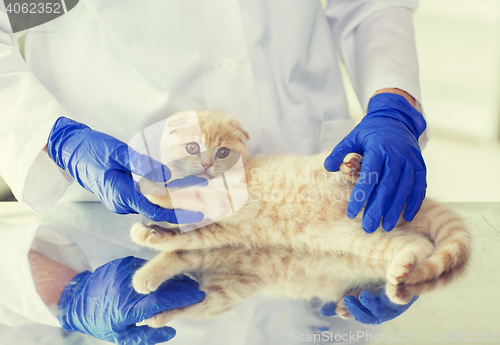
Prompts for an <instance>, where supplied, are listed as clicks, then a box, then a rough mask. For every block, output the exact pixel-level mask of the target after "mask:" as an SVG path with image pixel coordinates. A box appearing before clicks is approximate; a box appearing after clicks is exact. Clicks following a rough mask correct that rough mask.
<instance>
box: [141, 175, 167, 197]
mask: <svg viewBox="0 0 500 345" xmlns="http://www.w3.org/2000/svg"><path fill="white" fill-rule="evenodd" d="M139 190H140V191H141V193H142V194H143V195H167V190H166V188H165V183H164V182H153V181H151V180H148V179H146V178H142V179H141V180H140V181H139Z"/></svg>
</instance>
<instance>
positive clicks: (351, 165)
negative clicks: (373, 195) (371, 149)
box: [340, 153, 363, 183]
mask: <svg viewBox="0 0 500 345" xmlns="http://www.w3.org/2000/svg"><path fill="white" fill-rule="evenodd" d="M362 161H363V156H361V155H359V154H357V153H349V154H348V155H347V156H345V158H344V161H343V163H342V164H340V172H341V173H342V174H343V179H344V180H346V181H350V182H352V183H356V182H358V178H359V173H360V172H361V162H362Z"/></svg>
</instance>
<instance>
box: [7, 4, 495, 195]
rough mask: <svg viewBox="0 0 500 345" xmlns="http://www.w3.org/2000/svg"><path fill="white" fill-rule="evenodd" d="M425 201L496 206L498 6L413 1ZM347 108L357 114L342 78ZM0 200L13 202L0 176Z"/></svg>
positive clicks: (359, 110) (350, 89)
mask: <svg viewBox="0 0 500 345" xmlns="http://www.w3.org/2000/svg"><path fill="white" fill-rule="evenodd" d="M414 19H415V31H416V39H417V48H418V53H419V59H420V73H421V87H422V105H423V108H424V111H425V114H426V117H427V121H428V125H429V128H430V129H431V140H430V142H429V144H428V145H427V147H426V149H425V150H424V158H425V160H426V163H427V167H428V195H429V196H433V197H435V198H437V199H439V200H441V201H446V202H476V201H487V202H491V201H500V182H499V181H498V175H499V173H500V143H499V139H500V97H499V96H500V20H499V19H500V1H498V0H475V1H470V0H420V2H419V8H418V9H417V11H416V12H415V16H414ZM345 79H346V85H347V89H348V90H347V93H348V100H349V104H350V110H351V113H352V115H353V116H354V117H356V118H361V116H362V110H361V107H360V105H359V103H358V101H357V99H356V96H355V94H354V92H353V90H352V87H350V85H349V84H350V83H349V81H348V79H347V78H345ZM0 200H14V199H13V196H12V194H11V193H10V190H9V188H8V187H7V186H6V185H5V183H4V182H3V180H1V178H0Z"/></svg>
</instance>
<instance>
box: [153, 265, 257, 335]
mask: <svg viewBox="0 0 500 345" xmlns="http://www.w3.org/2000/svg"><path fill="white" fill-rule="evenodd" d="M259 286H260V280H259V278H258V277H255V276H250V275H239V274H236V275H235V274H213V275H208V276H205V277H203V278H202V281H201V282H200V289H201V290H203V291H205V294H206V295H205V299H204V300H203V301H201V302H200V303H197V304H194V305H191V306H189V307H184V308H179V309H172V310H168V311H165V312H163V313H161V314H158V315H155V316H154V317H152V318H151V319H148V320H146V323H147V324H148V326H150V327H155V328H156V327H163V326H165V324H166V323H167V322H168V321H170V320H173V319H176V318H179V317H186V316H187V317H192V318H197V319H204V318H211V317H215V316H217V315H219V314H221V313H223V312H226V311H228V310H230V309H231V308H232V307H233V306H235V305H237V304H239V303H241V302H243V301H244V300H245V299H247V298H248V297H250V296H251V295H253V294H254V293H255V292H256V291H257V290H258V288H259Z"/></svg>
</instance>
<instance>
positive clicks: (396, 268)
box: [387, 261, 414, 285]
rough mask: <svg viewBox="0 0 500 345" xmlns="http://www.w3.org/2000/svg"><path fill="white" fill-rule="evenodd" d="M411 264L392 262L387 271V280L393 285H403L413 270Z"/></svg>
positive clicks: (410, 262)
mask: <svg viewBox="0 0 500 345" xmlns="http://www.w3.org/2000/svg"><path fill="white" fill-rule="evenodd" d="M413 262H414V261H409V262H392V263H391V265H390V266H389V269H388V270H387V280H388V281H389V282H390V283H391V284H394V285H398V284H402V283H404V282H405V281H406V278H408V275H409V274H410V272H411V270H412V269H413Z"/></svg>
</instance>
